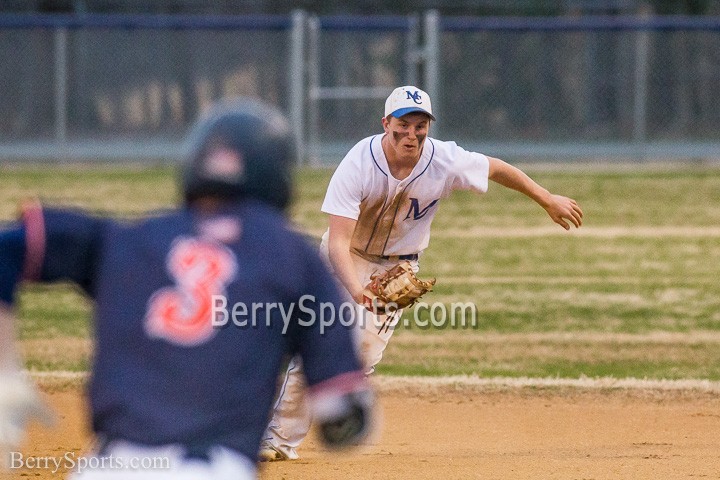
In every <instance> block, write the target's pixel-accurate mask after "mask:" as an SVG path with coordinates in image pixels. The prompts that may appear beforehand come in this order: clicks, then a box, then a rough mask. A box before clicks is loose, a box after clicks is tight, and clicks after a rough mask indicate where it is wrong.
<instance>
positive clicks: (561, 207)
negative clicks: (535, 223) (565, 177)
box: [543, 194, 583, 230]
mask: <svg viewBox="0 0 720 480" xmlns="http://www.w3.org/2000/svg"><path fill="white" fill-rule="evenodd" d="M543 207H544V208H545V211H547V213H548V215H550V218H552V221H553V222H555V223H557V224H558V225H560V226H561V227H563V228H564V229H565V230H570V224H571V223H572V224H573V225H575V227H576V228H580V226H581V225H582V219H583V212H582V209H581V208H580V205H578V203H577V202H576V201H575V200H573V199H572V198H568V197H563V196H562V195H552V194H551V195H550V199H549V201H548V203H547V204H546V205H544V206H543ZM568 222H569V223H568Z"/></svg>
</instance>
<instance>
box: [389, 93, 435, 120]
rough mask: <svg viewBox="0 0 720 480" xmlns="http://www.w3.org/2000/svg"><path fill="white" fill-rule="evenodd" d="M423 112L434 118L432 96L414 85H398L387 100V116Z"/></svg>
mask: <svg viewBox="0 0 720 480" xmlns="http://www.w3.org/2000/svg"><path fill="white" fill-rule="evenodd" d="M413 112H421V113H424V114H426V115H428V116H429V117H430V118H431V119H432V120H435V117H434V116H433V114H432V104H431V103H430V96H429V95H428V94H427V93H426V92H424V91H423V90H420V89H419V88H417V87H414V86H412V85H406V86H404V87H398V88H396V89H395V90H393V92H392V93H391V94H390V96H389V97H388V98H387V100H385V116H386V117H387V116H388V115H392V116H393V117H395V118H400V117H402V116H403V115H407V114H408V113H413Z"/></svg>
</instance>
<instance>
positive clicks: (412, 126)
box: [383, 113, 430, 160]
mask: <svg viewBox="0 0 720 480" xmlns="http://www.w3.org/2000/svg"><path fill="white" fill-rule="evenodd" d="M383 127H384V129H385V133H386V134H387V142H388V143H387V144H388V146H389V147H390V148H391V149H392V151H393V154H394V156H395V157H396V158H397V159H399V160H408V159H412V160H417V159H419V158H420V153H422V148H423V145H424V144H425V139H426V138H427V135H428V130H429V129H430V117H428V116H427V115H425V114H424V113H408V114H407V115H403V116H402V117H400V118H395V117H393V116H389V117H387V118H383Z"/></svg>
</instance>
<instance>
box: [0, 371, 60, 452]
mask: <svg viewBox="0 0 720 480" xmlns="http://www.w3.org/2000/svg"><path fill="white" fill-rule="evenodd" d="M33 419H36V420H40V421H42V422H43V423H45V424H51V423H52V422H53V421H54V416H53V414H52V412H51V411H50V410H49V408H48V407H47V406H46V405H45V404H44V403H43V401H42V400H41V399H40V396H39V394H38V392H37V390H36V388H35V385H33V383H32V381H30V380H29V379H28V378H26V377H25V376H24V375H22V374H20V373H15V372H7V373H2V374H0V452H2V453H5V452H6V451H7V450H11V449H13V448H17V447H19V445H20V442H21V441H22V439H23V436H24V434H25V430H26V428H27V424H28V423H29V422H30V420H33Z"/></svg>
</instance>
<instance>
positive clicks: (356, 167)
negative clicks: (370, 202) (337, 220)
mask: <svg viewBox="0 0 720 480" xmlns="http://www.w3.org/2000/svg"><path fill="white" fill-rule="evenodd" d="M356 150H357V148H353V149H352V150H350V151H349V152H348V154H347V155H345V158H343V160H342V161H341V162H340V165H338V167H337V169H336V170H335V173H333V176H332V178H331V179H330V184H329V185H328V189H327V193H326V194H325V200H324V201H323V204H322V208H321V210H322V211H323V212H325V213H329V214H330V215H338V216H340V217H346V218H351V219H353V220H357V219H358V217H359V216H360V202H361V200H362V192H363V183H362V181H363V174H362V171H361V162H360V156H359V154H358V153H357V152H356Z"/></svg>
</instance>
